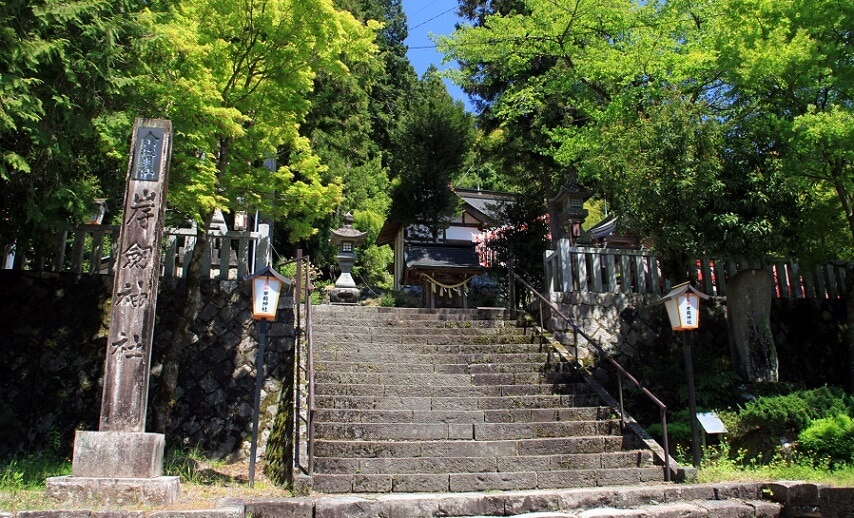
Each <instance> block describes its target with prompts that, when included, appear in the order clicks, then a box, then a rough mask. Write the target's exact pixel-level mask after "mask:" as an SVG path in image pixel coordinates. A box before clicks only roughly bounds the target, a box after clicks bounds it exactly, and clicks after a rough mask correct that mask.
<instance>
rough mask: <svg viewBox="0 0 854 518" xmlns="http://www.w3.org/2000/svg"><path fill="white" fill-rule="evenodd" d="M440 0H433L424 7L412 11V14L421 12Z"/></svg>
mask: <svg viewBox="0 0 854 518" xmlns="http://www.w3.org/2000/svg"><path fill="white" fill-rule="evenodd" d="M438 1H439V0H433V1H432V2H430V3H429V4H427V5H425V6H424V7H422V8H421V9H419V10H417V11H415V12H414V13H412V16H415V15H416V14H418V13H420V12H421V11H423V10H424V9H427V8H428V7H430V6H431V5H433V4H435V3H436V2H438Z"/></svg>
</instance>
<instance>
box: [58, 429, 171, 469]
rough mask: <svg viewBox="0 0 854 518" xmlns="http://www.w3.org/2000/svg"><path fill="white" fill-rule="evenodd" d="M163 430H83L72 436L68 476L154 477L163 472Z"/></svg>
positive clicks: (164, 442) (164, 441) (164, 443)
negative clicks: (72, 452) (145, 431)
mask: <svg viewBox="0 0 854 518" xmlns="http://www.w3.org/2000/svg"><path fill="white" fill-rule="evenodd" d="M165 447H166V439H165V437H164V436H163V434H159V433H144V432H86V431H78V432H77V434H76V435H75V436H74V457H73V459H72V463H71V476H72V477H78V478H157V477H160V476H161V475H162V474H163V451H164V449H165Z"/></svg>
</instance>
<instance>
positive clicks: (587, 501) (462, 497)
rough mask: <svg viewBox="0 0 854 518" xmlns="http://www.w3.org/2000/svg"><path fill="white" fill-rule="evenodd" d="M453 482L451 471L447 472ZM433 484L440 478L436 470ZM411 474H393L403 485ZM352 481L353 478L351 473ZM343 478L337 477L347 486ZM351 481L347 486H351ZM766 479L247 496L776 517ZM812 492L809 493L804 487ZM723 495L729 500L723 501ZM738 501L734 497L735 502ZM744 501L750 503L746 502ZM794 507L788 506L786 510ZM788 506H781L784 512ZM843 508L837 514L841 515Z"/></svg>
mask: <svg viewBox="0 0 854 518" xmlns="http://www.w3.org/2000/svg"><path fill="white" fill-rule="evenodd" d="M446 477H447V485H446V486H445V487H450V476H449V475H447V476H446ZM437 479H438V480H437V484H436V485H437V486H442V484H443V482H442V480H441V478H438V477H437ZM410 481H411V479H407V478H404V477H397V480H395V478H392V487H393V488H394V486H395V485H396V486H397V488H398V489H402V488H403V487H404V486H405V484H406V483H409V482H410ZM350 482H351V483H352V480H351V481H350ZM346 485H347V481H346V480H345V481H344V482H343V483H342V486H346ZM351 487H352V486H351ZM765 488H767V485H762V484H758V483H755V482H751V483H717V484H649V483H647V484H643V485H628V486H622V487H616V486H613V485H609V486H607V487H584V488H566V489H563V488H558V489H537V490H527V491H524V490H522V491H482V492H462V493H449V492H447V489H445V490H440V491H437V492H435V493H422V492H412V493H411V494H403V493H400V494H395V495H376V494H361V495H354V494H350V495H341V496H337V495H323V494H318V495H316V496H314V497H312V498H285V499H282V498H277V499H258V500H252V501H249V502H247V504H246V509H245V510H246V512H247V513H251V515H252V516H253V517H256V518H272V517H279V516H289V517H293V518H333V517H334V518H339V517H343V516H346V517H348V518H369V517H370V518H374V517H377V516H400V517H404V516H405V517H414V516H447V517H464V516H467V517H476V516H477V517H481V518H483V517H486V516H525V517H526V518H547V517H548V518H557V517H560V518H582V517H583V518H617V517H619V518H623V517H626V516H629V517H634V518H641V517H644V518H677V517H678V518H733V517H750V518H779V517H781V516H783V512H784V509H783V506H782V505H781V504H779V503H775V502H770V501H763V500H762V496H763V491H764V490H765ZM806 494H810V493H806ZM721 502H727V503H724V504H721ZM733 504H736V505H733ZM744 506H747V507H744ZM789 514H791V513H789ZM789 514H786V516H788V515H789ZM842 515H843V514H840V516H842Z"/></svg>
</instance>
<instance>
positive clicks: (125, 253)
mask: <svg viewBox="0 0 854 518" xmlns="http://www.w3.org/2000/svg"><path fill="white" fill-rule="evenodd" d="M171 153H172V123H171V122H170V121H167V120H157V119H137V120H136V121H134V129H133V137H132V147H131V157H130V161H129V165H128V174H127V187H126V191H125V203H124V221H123V222H122V228H121V235H120V237H119V242H118V243H116V244H115V247H114V249H115V251H114V254H113V255H114V256H115V257H116V266H115V272H116V273H115V278H114V281H113V298H112V311H111V315H110V333H109V337H108V339H107V352H106V360H105V365H104V389H103V398H102V401H101V419H100V424H99V428H98V431H97V432H92V431H78V432H77V434H76V436H75V438H74V455H73V459H72V467H71V476H70V477H54V478H49V479H48V480H47V484H46V491H47V495H48V497H49V498H51V499H52V500H55V501H82V500H91V499H97V500H98V501H100V502H105V503H106V502H109V503H114V504H139V503H147V504H155V505H165V504H168V503H171V502H173V501H174V500H176V499H177V498H178V492H179V478H178V477H164V476H162V475H163V452H164V447H165V442H166V441H165V438H164V436H163V435H162V434H155V433H146V432H145V416H146V411H147V406H148V381H149V370H150V369H149V365H150V362H151V347H152V342H153V336H154V335H153V330H154V316H155V305H156V302H157V285H158V281H159V278H160V243H161V236H162V234H163V215H164V212H165V210H166V186H167V180H168V176H169V160H170V157H171Z"/></svg>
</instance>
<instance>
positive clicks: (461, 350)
mask: <svg viewBox="0 0 854 518" xmlns="http://www.w3.org/2000/svg"><path fill="white" fill-rule="evenodd" d="M314 343H315V354H317V355H318V359H320V358H321V357H322V356H325V355H334V354H338V353H340V352H356V353H361V354H367V355H371V354H373V355H383V354H395V353H403V354H437V355H439V354H505V353H538V352H540V351H539V345H538V344H531V343H507V344H491V343H476V344H423V343H415V344H394V343H386V344H372V343H359V342H348V343H334V344H333V343H328V342H326V341H324V340H323V337H315V339H314Z"/></svg>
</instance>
